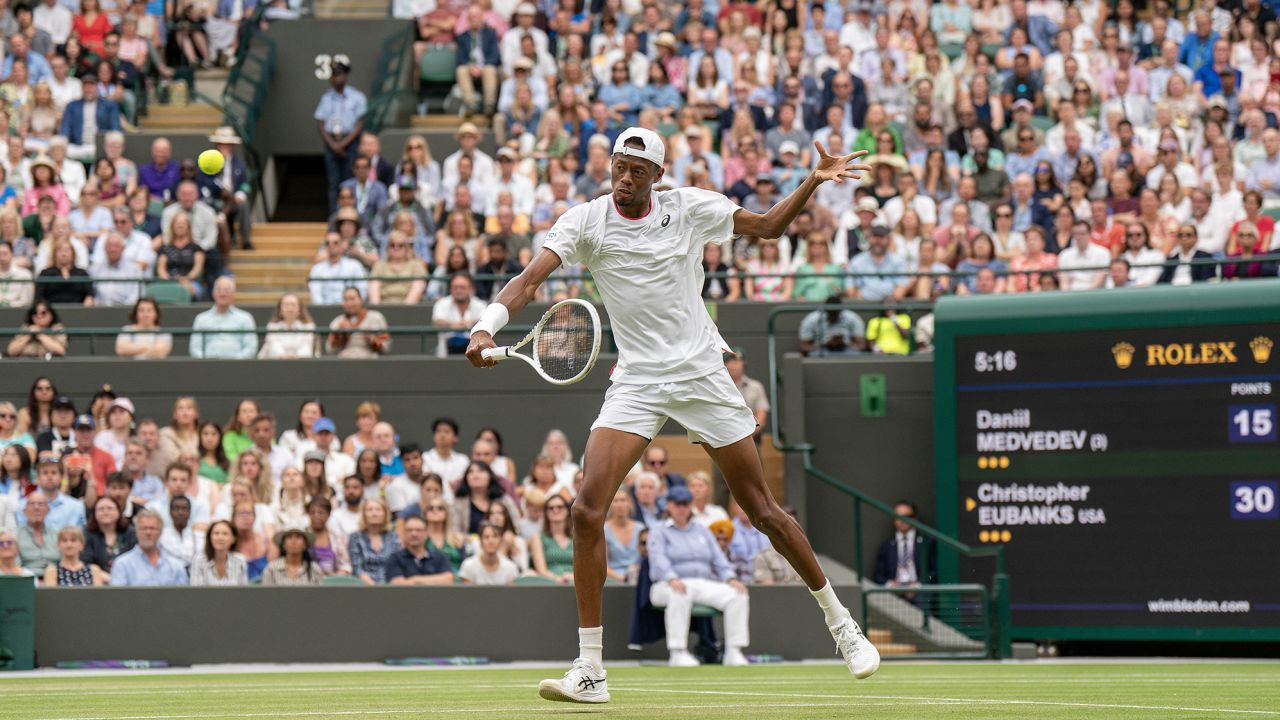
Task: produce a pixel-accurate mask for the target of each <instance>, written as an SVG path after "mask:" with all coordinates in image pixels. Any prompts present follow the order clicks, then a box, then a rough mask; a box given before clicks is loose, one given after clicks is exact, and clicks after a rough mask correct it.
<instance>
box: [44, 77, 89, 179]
mask: <svg viewBox="0 0 1280 720" xmlns="http://www.w3.org/2000/svg"><path fill="white" fill-rule="evenodd" d="M49 67H50V68H52V69H53V77H50V78H46V79H45V81H44V82H45V83H46V84H47V85H48V86H49V89H50V90H52V91H53V105H54V107H56V108H58V112H62V111H63V110H65V109H66V107H67V103H69V102H71V101H73V100H79V99H80V98H81V88H80V80H79V79H77V78H76V77H75V76H74V75H72V74H71V72H70V70H71V68H70V66H68V65H67V59H66V58H65V57H63V56H62V55H57V54H55V55H54V56H53V57H51V58H49ZM62 142H63V148H64V149H65V148H66V138H63V140H62ZM80 172H81V174H82V175H83V174H84V166H83V165H81V166H80ZM64 178H65V176H64ZM64 183H65V179H64ZM68 195H70V193H68Z"/></svg>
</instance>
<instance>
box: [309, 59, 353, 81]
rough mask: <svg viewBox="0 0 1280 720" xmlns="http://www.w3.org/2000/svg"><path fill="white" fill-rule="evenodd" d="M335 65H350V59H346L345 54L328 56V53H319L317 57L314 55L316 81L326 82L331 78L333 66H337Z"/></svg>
mask: <svg viewBox="0 0 1280 720" xmlns="http://www.w3.org/2000/svg"><path fill="white" fill-rule="evenodd" d="M337 63H342V64H344V65H350V64H351V58H349V57H347V56H346V55H345V54H343V53H335V54H333V55H330V54H328V53H321V54H319V55H316V63H315V65H316V79H317V80H328V79H329V78H330V77H332V76H333V66H334V65H335V64H337Z"/></svg>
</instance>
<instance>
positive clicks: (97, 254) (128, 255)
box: [89, 207, 156, 277]
mask: <svg viewBox="0 0 1280 720" xmlns="http://www.w3.org/2000/svg"><path fill="white" fill-rule="evenodd" d="M111 221H112V223H113V228H114V230H115V232H116V233H118V234H119V235H120V238H121V239H122V240H123V241H124V259H125V260H126V261H128V262H130V263H132V264H134V265H137V266H138V269H139V270H141V271H142V275H143V277H150V276H152V275H154V274H155V267H156V251H155V249H154V248H153V247H152V244H151V237H150V236H149V235H147V234H146V233H145V232H142V231H141V230H137V229H135V228H134V226H133V218H131V217H129V210H128V209H127V208H123V207H118V208H116V209H114V210H112V211H111ZM105 251H106V244H105V243H101V242H100V243H98V244H97V245H96V246H94V248H93V251H92V252H90V253H89V266H90V267H91V268H92V267H93V266H94V265H97V264H99V263H101V262H102V259H103V255H104V253H105Z"/></svg>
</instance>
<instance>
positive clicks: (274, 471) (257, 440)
mask: <svg viewBox="0 0 1280 720" xmlns="http://www.w3.org/2000/svg"><path fill="white" fill-rule="evenodd" d="M275 437H276V418H275V416H274V415H272V414H271V413H261V414H259V415H258V417H256V418H254V419H253V422H252V423H250V424H249V439H250V440H252V441H253V446H254V447H255V448H257V449H258V451H259V452H261V453H262V454H263V455H264V456H265V457H266V458H267V462H268V463H270V465H271V468H270V470H271V479H272V480H274V481H275V483H276V485H277V486H279V484H280V474H281V473H283V472H284V469H285V468H287V467H291V466H292V465H293V464H294V463H293V453H291V452H289V449H288V448H285V447H281V446H280V445H277V444H276V443H275Z"/></svg>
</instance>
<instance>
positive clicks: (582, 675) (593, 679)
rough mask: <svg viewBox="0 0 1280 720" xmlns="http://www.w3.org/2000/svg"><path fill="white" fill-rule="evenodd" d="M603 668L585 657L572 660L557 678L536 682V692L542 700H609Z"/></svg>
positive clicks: (583, 701) (604, 701) (594, 701)
mask: <svg viewBox="0 0 1280 720" xmlns="http://www.w3.org/2000/svg"><path fill="white" fill-rule="evenodd" d="M606 675H608V673H606V672H605V671H604V669H603V668H599V667H596V664H595V663H593V662H591V661H590V660H588V659H586V658H578V659H577V660H574V661H573V667H571V668H569V672H567V673H565V674H564V677H562V678H560V679H559V680H555V679H548V680H543V681H542V682H540V683H538V694H539V695H541V696H542V699H543V700H555V701H558V702H574V703H607V702H609V683H608V682H607V681H606V680H605V677H606Z"/></svg>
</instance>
